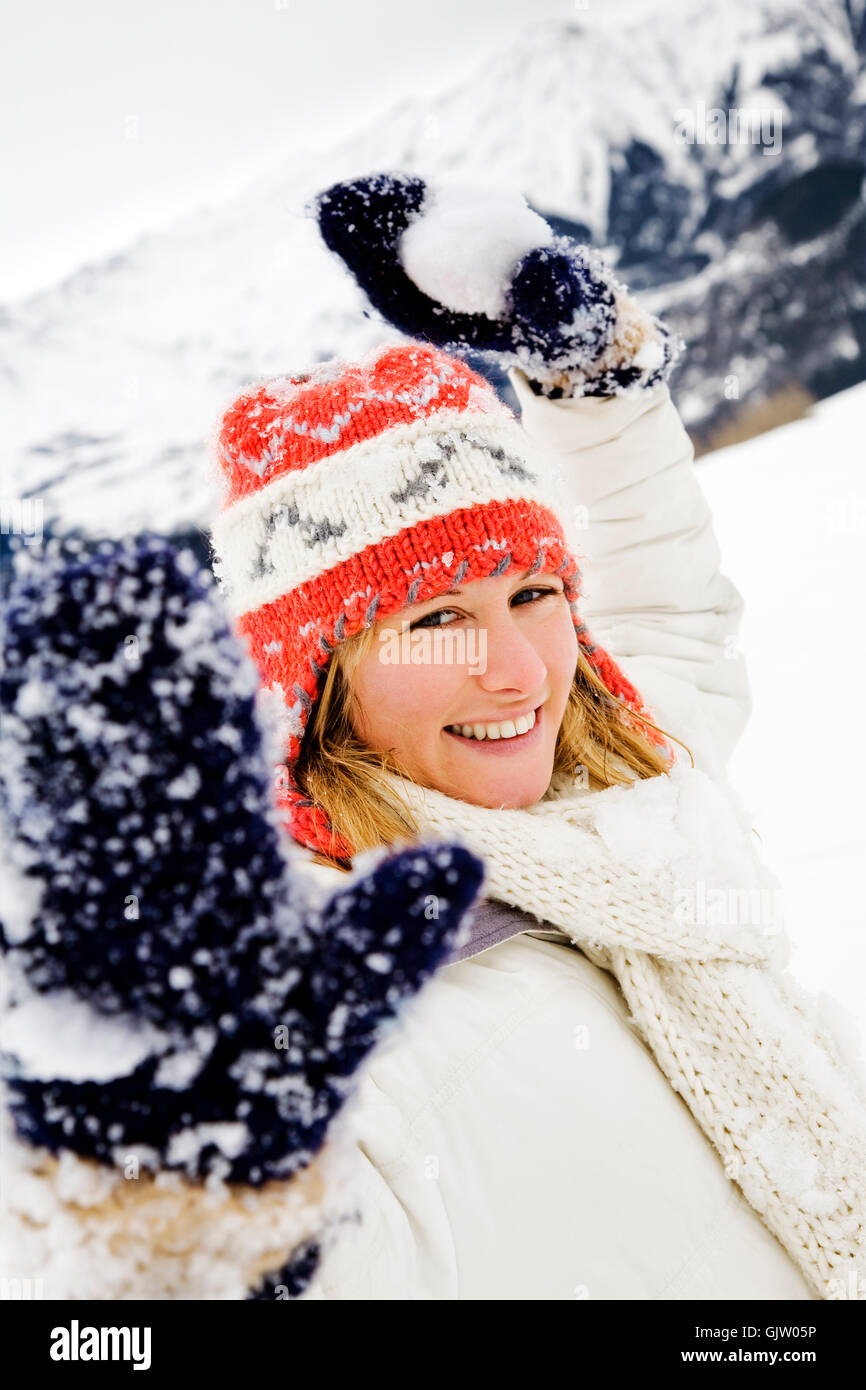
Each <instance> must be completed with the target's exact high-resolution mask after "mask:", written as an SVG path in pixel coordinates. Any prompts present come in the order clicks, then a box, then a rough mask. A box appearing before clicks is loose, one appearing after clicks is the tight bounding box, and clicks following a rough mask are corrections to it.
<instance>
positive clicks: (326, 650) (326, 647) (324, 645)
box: [319, 632, 334, 656]
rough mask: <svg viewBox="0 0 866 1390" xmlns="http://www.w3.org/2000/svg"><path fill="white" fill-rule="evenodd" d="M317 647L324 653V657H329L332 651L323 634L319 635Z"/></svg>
mask: <svg viewBox="0 0 866 1390" xmlns="http://www.w3.org/2000/svg"><path fill="white" fill-rule="evenodd" d="M319 646H320V647H321V648H322V651H323V652H324V653H325V655H326V656H330V655H331V653H332V652H333V650H334V648H333V647H332V646H331V644H330V642H329V641H328V639H327V637H326V636H325V634H324V632H322V633H320V634H319Z"/></svg>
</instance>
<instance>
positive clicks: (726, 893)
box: [386, 763, 866, 1299]
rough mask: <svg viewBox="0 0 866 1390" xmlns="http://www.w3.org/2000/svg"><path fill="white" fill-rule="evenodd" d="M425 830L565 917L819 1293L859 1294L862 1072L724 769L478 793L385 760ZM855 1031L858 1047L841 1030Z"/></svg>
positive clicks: (865, 1137)
mask: <svg viewBox="0 0 866 1390" xmlns="http://www.w3.org/2000/svg"><path fill="white" fill-rule="evenodd" d="M386 782H388V783H390V784H391V785H392V786H393V787H394V788H396V789H397V790H398V791H399V793H400V795H401V796H402V797H403V798H404V800H405V801H406V802H408V804H409V805H410V806H411V808H412V810H413V812H414V814H415V817H416V819H417V822H418V824H419V826H420V828H421V830H422V833H423V836H424V837H425V838H433V839H445V840H459V841H461V842H462V843H463V844H464V845H466V846H467V847H468V848H469V849H471V850H473V851H474V852H475V853H476V854H478V855H479V856H480V857H481V858H482V859H483V860H484V862H485V867H486V873H485V883H484V886H483V890H482V891H483V893H484V896H486V897H488V898H492V899H495V900H497V901H500V902H504V903H509V904H510V905H511V906H513V907H517V908H520V909H522V910H523V911H524V912H526V913H528V914H529V915H530V916H532V917H534V918H536V919H537V920H539V921H541V922H544V923H547V924H551V925H552V926H554V927H557V928H559V929H561V930H562V931H563V932H565V933H566V934H567V935H568V937H569V938H570V939H571V940H572V941H573V942H574V943H575V944H576V945H578V946H579V947H580V948H581V949H582V950H583V951H584V952H585V953H586V954H587V955H588V956H589V958H590V959H591V960H593V961H594V962H595V963H596V964H597V965H599V966H601V967H602V968H603V969H605V970H607V971H609V972H610V973H611V974H612V975H613V976H614V977H615V979H616V980H617V981H618V982H619V985H620V988H621V989H622V992H623V995H624V997H625V1000H626V1002H627V1004H628V1007H629V1009H630V1011H631V1014H632V1021H633V1023H634V1025H635V1026H636V1028H637V1030H638V1032H639V1033H640V1035H641V1036H642V1037H643V1039H644V1040H645V1041H646V1043H647V1045H648V1046H649V1047H650V1049H651V1050H652V1052H653V1055H654V1056H655V1059H656V1061H657V1062H658V1065H659V1066H660V1067H661V1069H662V1071H663V1072H664V1074H665V1076H666V1077H667V1078H668V1080H669V1082H670V1083H671V1085H672V1086H673V1088H674V1090H675V1091H677V1092H678V1093H679V1095H681V1096H682V1098H683V1100H684V1101H685V1102H686V1104H687V1105H688V1106H689V1109H690V1110H691V1112H692V1114H693V1115H694V1117H695V1119H696V1120H697V1122H698V1124H699V1125H700V1126H701V1128H702V1129H703V1131H704V1133H705V1134H706V1135H707V1137H708V1138H709V1139H710V1141H711V1142H712V1144H713V1145H714V1147H715V1148H716V1150H717V1152H718V1153H719V1154H720V1155H721V1157H722V1160H723V1162H724V1164H725V1172H726V1174H727V1176H728V1177H730V1178H731V1179H732V1180H733V1181H735V1182H736V1183H738V1184H739V1186H740V1188H741V1190H742V1192H743V1194H744V1195H745V1197H746V1199H747V1201H748V1202H749V1203H750V1204H751V1205H752V1207H753V1208H754V1210H755V1211H756V1212H757V1213H758V1215H759V1216H760V1217H761V1219H762V1220H763V1222H764V1223H765V1225H766V1226H767V1227H768V1229H769V1230H770V1231H772V1232H773V1234H774V1235H775V1236H776V1237H777V1239H778V1240H779V1241H780V1242H781V1244H782V1245H783V1246H784V1247H785V1249H786V1250H787V1251H788V1253H789V1254H790V1256H791V1258H792V1259H793V1260H794V1261H795V1263H796V1264H797V1265H798V1266H799V1268H800V1269H801V1270H802V1272H803V1275H804V1277H805V1279H806V1280H807V1282H808V1284H809V1286H810V1288H811V1289H812V1291H813V1292H814V1293H815V1295H816V1296H817V1297H818V1298H822V1299H827V1298H833V1299H851V1298H856V1299H866V1075H864V1072H863V1070H862V1068H861V1064H860V1060H859V1057H858V1056H857V1055H856V1047H857V1040H856V1030H855V1035H854V1036H853V1037H852V1036H851V1035H850V1034H849V1033H846V1032H844V1031H841V1030H842V1027H843V1024H844V1028H846V1029H847V1028H849V1027H850V1025H849V1024H846V1023H844V1019H843V1022H842V1023H840V1020H839V1017H838V1012H837V1013H836V1014H835V1015H834V1018H833V1022H832V1024H831V1021H830V1018H829V1017H828V1016H827V1014H828V1005H829V1006H831V1007H833V1008H834V1009H836V1008H837V1006H835V1004H834V1002H833V1001H828V1000H826V997H823V996H822V997H816V996H812V995H810V994H808V993H806V992H804V991H803V989H802V988H801V987H800V986H799V985H798V984H797V982H796V981H795V980H794V979H793V978H792V977H791V975H790V974H789V973H788V971H787V970H786V969H785V964H786V962H787V959H788V955H789V950H790V943H789V941H788V938H787V936H786V935H785V932H784V929H783V926H782V922H781V917H780V913H779V901H778V893H779V881H778V879H777V878H775V876H774V875H772V874H771V873H770V872H769V870H768V869H767V868H766V866H765V865H764V864H763V862H762V861H761V859H760V857H759V855H758V853H757V851H756V849H755V844H754V838H753V837H754V834H755V832H754V831H753V830H752V829H751V826H750V822H749V819H748V816H747V814H746V812H745V811H744V809H743V807H742V805H741V803H740V801H739V799H738V798H737V797H736V795H735V793H734V792H733V790H732V789H731V787H730V785H729V784H728V783H727V782H721V781H719V782H716V781H714V780H712V779H711V778H710V777H708V776H707V775H706V774H705V773H703V772H701V771H700V770H698V769H695V768H691V767H687V766H686V767H683V766H682V765H680V764H679V763H675V764H674V765H673V767H672V769H671V770H670V772H668V773H664V774H661V775H660V776H657V777H651V778H645V779H639V780H637V781H635V782H634V783H632V784H631V785H621V786H614V787H609V788H606V789H604V790H601V791H590V790H589V789H588V788H586V787H584V786H581V785H580V783H579V782H578V781H577V780H575V779H572V778H567V779H562V778H560V779H558V782H557V784H555V785H554V786H552V787H551V789H550V790H549V791H548V792H547V794H546V795H545V797H544V798H543V799H542V800H541V801H539V802H538V803H537V804H536V805H534V806H531V807H528V808H525V809H521V810H505V809H492V810H491V809H488V808H486V807H481V806H475V805H471V804H470V803H468V802H465V801H460V800H457V799H454V798H452V797H449V796H445V795H444V794H443V793H441V792H439V791H433V790H431V789H429V788H422V787H420V786H418V785H417V784H415V783H413V782H409V781H407V780H405V779H403V778H400V777H394V776H391V775H389V776H387V777H386ZM852 1044H853V1045H852Z"/></svg>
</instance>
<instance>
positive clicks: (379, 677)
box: [295, 573, 676, 867]
mask: <svg viewBox="0 0 866 1390" xmlns="http://www.w3.org/2000/svg"><path fill="white" fill-rule="evenodd" d="M453 592H454V591H453V590H449V591H448V593H446V594H442V595H439V596H438V597H437V598H436V599H435V600H428V601H427V602H425V603H417V604H411V605H408V606H407V607H405V608H403V609H401V610H400V611H399V612H397V613H395V614H394V615H393V616H392V617H391V618H389V619H383V621H382V622H381V623H377V624H376V625H375V626H374V627H370V628H366V629H362V630H361V631H360V632H359V633H357V634H356V635H355V636H354V637H351V638H349V639H348V641H346V642H344V643H343V644H342V645H341V646H340V647H338V648H337V650H336V651H335V652H334V655H333V657H332V658H331V661H330V662H329V665H328V673H327V677H326V679H325V682H324V685H323V687H322V693H321V696H320V697H319V700H318V703H317V705H316V708H315V711H314V715H313V718H312V720H311V723H310V725H309V727H308V729H307V731H306V734H305V737H304V741H303V744H302V748H301V755H300V758H299V760H298V763H297V766H296V769H295V776H296V779H297V783H298V786H299V787H300V788H301V789H302V790H303V791H304V792H305V794H306V795H307V796H308V797H309V798H310V799H311V800H312V801H313V802H314V803H315V804H316V805H318V806H321V807H323V808H324V809H325V811H326V812H327V813H328V815H329V818H330V820H331V823H332V824H333V825H334V826H335V827H336V828H338V829H339V830H340V831H341V832H342V834H343V835H344V836H346V837H347V838H348V839H349V840H351V842H352V844H353V845H355V846H356V848H357V849H368V848H372V847H373V846H375V845H378V844H393V845H396V844H398V843H400V842H401V841H402V840H405V839H406V838H413V837H415V836H416V835H417V834H418V826H417V823H416V821H415V819H414V816H413V813H412V811H411V810H410V808H409V807H408V806H407V805H406V804H405V803H402V802H398V803H397V804H395V800H394V798H395V791H394V787H393V784H387V783H386V782H384V781H383V780H382V778H381V775H380V774H381V773H382V772H385V771H391V772H395V773H397V774H399V775H402V776H404V777H409V778H411V779H412V780H413V781H416V782H418V783H419V784H421V785H424V786H429V787H435V788H437V789H439V790H440V791H444V792H446V794H449V795H452V796H457V797H460V798H462V799H464V800H466V801H469V802H474V803H476V804H478V805H483V806H526V805H531V804H532V803H533V802H534V801H537V800H538V799H539V798H540V797H541V796H542V795H543V794H544V792H545V791H546V789H547V788H548V786H549V785H550V783H551V779H552V778H553V777H555V776H569V775H574V774H576V773H577V774H579V775H582V777H583V781H584V784H585V785H586V786H588V787H589V788H591V789H598V788H600V787H608V786H613V785H615V784H617V783H621V782H625V781H628V780H629V779H630V778H633V777H635V776H637V777H648V776H653V775H656V774H657V773H658V772H660V771H662V770H664V768H665V767H666V766H668V765H669V761H668V760H666V759H665V758H664V757H663V756H662V754H661V753H660V752H659V750H658V748H657V747H656V746H655V745H653V744H652V743H650V742H649V741H648V740H647V739H646V738H645V737H644V736H643V735H642V734H641V733H640V732H639V731H638V730H637V729H635V728H633V727H631V726H629V725H627V724H625V723H624V722H623V721H622V719H621V717H620V707H619V706H618V705H617V704H616V703H615V702H614V701H612V700H611V696H610V692H609V691H608V690H607V688H606V687H605V685H604V684H603V682H602V681H601V680H600V678H599V676H598V674H597V673H596V671H595V670H594V669H593V667H592V666H591V665H590V663H589V661H588V659H587V657H586V656H585V654H584V653H583V650H582V648H581V647H580V644H579V643H578V641H577V638H576V636H575V631H574V624H573V622H572V618H571V613H570V610H569V605H568V602H567V599H566V596H565V588H564V585H563V582H562V579H561V578H560V577H559V576H557V575H552V576H551V575H547V576H545V579H544V583H532V582H530V581H527V578H526V573H524V574H523V575H521V576H519V577H518V578H516V579H511V578H510V577H509V576H507V575H501V576H499V577H498V578H487V579H479V580H476V581H475V582H474V583H472V584H471V585H468V586H466V587H465V588H464V589H462V590H461V591H460V606H459V607H457V608H455V606H454V605H453V604H450V603H448V602H447V599H448V598H450V597H451V596H452V594H453ZM416 614H417V615H418V616H417V617H416V616H415V615H416ZM446 619H447V620H448V621H445V620H446ZM431 629H432V633H436V634H437V635H438V633H439V632H440V631H441V630H443V629H444V630H446V631H453V630H454V629H459V630H461V631H463V632H465V633H466V638H467V641H466V646H467V649H468V647H469V642H468V638H469V634H470V633H475V634H477V635H478V636H479V637H482V636H483V638H484V639H485V640H484V646H485V648H486V655H487V661H486V669H485V670H484V671H483V673H481V674H475V672H474V670H473V668H472V666H471V665H470V664H469V663H468V662H467V663H461V662H447V661H443V662H441V663H440V664H435V663H432V662H431V663H427V662H418V661H415V660H413V659H412V658H411V657H410V659H409V660H408V661H404V662H401V663H398V664H393V663H392V662H391V661H390V660H389V661H383V660H382V659H381V658H382V655H383V652H388V651H389V650H392V648H391V647H390V646H389V645H388V644H387V643H386V644H384V645H383V637H384V636H385V634H388V633H391V634H393V635H394V638H395V641H396V640H399V639H398V634H399V635H401V636H404V637H405V634H406V633H407V632H413V633H418V634H420V633H421V632H423V631H425V630H426V631H430V630H431ZM432 633H431V636H432ZM476 645H480V643H477V644H476ZM428 654H429V655H435V648H432V649H431V648H428ZM521 718H524V719H525V727H524V729H523V730H520V729H519V728H518V721H519V720H520V719H521ZM455 726H456V727H455ZM470 728H471V733H467V730H469V729H470ZM497 728H498V729H499V730H500V733H499V735H497V734H496V732H495V730H496V729H497ZM512 729H513V733H512V732H511V730H512ZM458 730H459V732H458ZM675 741H676V740H675ZM581 769H582V773H581ZM317 859H318V861H319V862H321V863H336V862H337V861H335V860H333V859H327V858H326V857H325V856H323V855H317ZM346 867H348V865H346Z"/></svg>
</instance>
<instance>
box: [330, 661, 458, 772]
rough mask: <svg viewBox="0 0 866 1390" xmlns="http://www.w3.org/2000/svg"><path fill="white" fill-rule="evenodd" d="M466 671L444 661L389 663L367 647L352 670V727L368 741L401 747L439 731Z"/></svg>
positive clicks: (436, 733)
mask: <svg viewBox="0 0 866 1390" xmlns="http://www.w3.org/2000/svg"><path fill="white" fill-rule="evenodd" d="M463 680H465V671H462V672H461V670H460V669H459V668H458V667H457V666H455V665H448V664H444V663H440V664H435V663H428V664H427V665H417V666H413V665H412V664H411V663H409V662H394V663H393V664H392V663H388V662H386V661H382V660H380V658H379V655H378V652H377V651H375V650H374V651H373V652H371V653H370V654H369V655H368V656H367V657H366V658H365V660H364V661H363V662H362V663H361V665H360V666H359V667H358V669H357V671H356V672H355V678H354V683H353V684H354V690H355V696H356V710H357V714H356V720H355V722H356V728H357V732H358V733H359V735H360V736H361V737H362V738H363V739H364V740H365V742H367V743H369V744H370V745H371V747H397V748H399V747H401V746H403V745H404V744H405V743H407V742H408V741H409V739H410V738H411V740H412V741H413V742H417V741H418V739H419V737H423V736H424V735H427V736H430V737H434V736H438V734H439V731H440V729H441V727H442V718H443V716H442V712H443V710H447V709H448V708H450V706H451V705H452V704H453V702H454V700H455V698H456V695H457V693H458V691H459V689H460V685H461V683H462V681H463Z"/></svg>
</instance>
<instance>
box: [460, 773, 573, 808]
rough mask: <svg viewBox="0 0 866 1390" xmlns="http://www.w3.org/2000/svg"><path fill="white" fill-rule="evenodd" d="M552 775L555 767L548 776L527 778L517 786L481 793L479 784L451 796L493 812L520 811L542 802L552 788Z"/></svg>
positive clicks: (494, 788)
mask: <svg viewBox="0 0 866 1390" xmlns="http://www.w3.org/2000/svg"><path fill="white" fill-rule="evenodd" d="M552 773H553V767H552V765H551V769H550V771H549V772H548V773H547V775H546V776H545V775H542V774H539V775H538V776H533V777H525V778H523V779H522V781H520V782H517V783H516V784H515V783H511V784H509V785H503V786H502V787H501V788H497V787H496V786H495V784H494V785H492V786H490V787H489V788H485V789H484V791H483V792H479V789H478V786H477V784H473V785H471V786H467V788H466V790H465V791H461V792H458V793H454V792H452V793H451V794H452V796H453V795H457V796H459V797H460V799H461V800H462V801H468V802H469V803H470V804H471V805H474V806H487V807H488V808H489V809H491V810H498V809H500V808H502V809H504V810H507V811H519V810H521V809H522V808H523V807H525V806H534V805H535V803H536V802H537V801H540V800H541V798H542V797H543V796H544V793H545V792H546V791H547V788H548V787H549V786H550V778H551V776H552Z"/></svg>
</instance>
